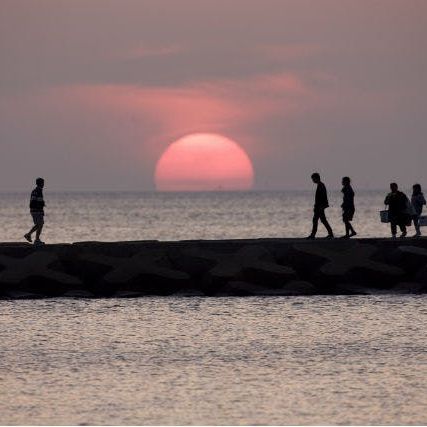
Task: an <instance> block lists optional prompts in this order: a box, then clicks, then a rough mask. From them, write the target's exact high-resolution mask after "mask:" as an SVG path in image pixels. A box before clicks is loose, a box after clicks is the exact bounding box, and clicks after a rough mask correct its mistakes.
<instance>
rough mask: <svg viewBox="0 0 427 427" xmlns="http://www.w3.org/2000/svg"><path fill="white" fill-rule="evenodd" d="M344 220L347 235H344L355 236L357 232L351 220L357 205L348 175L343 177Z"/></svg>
mask: <svg viewBox="0 0 427 427" xmlns="http://www.w3.org/2000/svg"><path fill="white" fill-rule="evenodd" d="M341 191H342V194H343V202H342V205H341V207H342V220H343V222H344V225H345V236H343V237H347V238H349V237H353V236H355V235H356V234H357V233H356V232H355V231H354V228H353V226H352V225H351V221H353V217H354V212H355V207H354V191H353V188H352V187H351V180H350V178H349V177H348V176H345V177H344V178H343V179H342V190H341Z"/></svg>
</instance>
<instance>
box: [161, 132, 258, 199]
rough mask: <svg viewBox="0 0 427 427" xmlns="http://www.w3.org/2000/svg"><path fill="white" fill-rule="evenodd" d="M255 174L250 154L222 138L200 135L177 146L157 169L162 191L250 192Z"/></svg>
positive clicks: (193, 135) (168, 150) (166, 155)
mask: <svg viewBox="0 0 427 427" xmlns="http://www.w3.org/2000/svg"><path fill="white" fill-rule="evenodd" d="M253 179H254V172H253V167H252V162H251V160H250V158H249V156H248V155H247V154H246V152H245V151H244V150H243V149H242V148H241V147H240V146H239V145H238V144H237V143H236V142H234V141H232V140H231V139H229V138H226V137H224V136H221V135H216V134H209V133H198V134H192V135H187V136H185V137H183V138H180V139H178V140H177V141H175V142H173V143H172V144H171V145H170V146H169V147H168V148H167V149H166V150H165V151H164V153H163V154H162V156H161V157H160V159H159V161H158V162H157V165H156V172H155V183H156V188H157V190H160V191H214V190H249V189H251V188H252V184H253Z"/></svg>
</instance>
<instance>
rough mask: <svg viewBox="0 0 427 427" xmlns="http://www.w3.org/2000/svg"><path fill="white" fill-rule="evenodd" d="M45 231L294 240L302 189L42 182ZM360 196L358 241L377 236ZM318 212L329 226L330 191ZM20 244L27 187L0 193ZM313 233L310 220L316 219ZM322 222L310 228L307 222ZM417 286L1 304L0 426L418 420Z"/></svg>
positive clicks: (426, 319)
mask: <svg viewBox="0 0 427 427" xmlns="http://www.w3.org/2000/svg"><path fill="white" fill-rule="evenodd" d="M45 198H46V201H47V209H46V228H45V233H44V239H45V240H46V242H48V243H54V242H74V241H82V240H104V241H114V240H143V239H158V240H180V239H226V238H260V237H304V236H306V235H307V234H308V233H309V232H310V227H311V216H312V203H313V194H312V193H311V192H274V193H273V192H249V193H184V194H182V193H181V194H178V193H175V194H173V193H172V194H168V193H61V194H59V193H50V192H49V191H48V190H47V191H46V192H45ZM383 198H384V194H382V193H380V192H359V193H358V195H357V199H356V202H357V215H356V217H355V221H354V225H355V227H356V229H357V230H358V231H359V235H360V236H361V237H372V236H388V235H389V229H388V227H387V225H384V224H381V223H380V222H379V219H378V211H379V210H380V209H381V208H382V202H383ZM330 199H331V205H332V207H331V208H330V209H329V211H328V216H329V219H330V222H331V223H332V225H333V227H334V229H335V231H336V234H340V233H342V232H343V227H342V223H341V217H340V208H339V205H340V199H341V195H340V194H339V193H338V192H336V193H331V195H330ZM1 200H2V203H1V204H0V217H1V218H2V221H1V222H0V241H22V235H23V234H24V232H25V231H26V230H27V229H28V228H29V227H30V225H31V218H30V216H29V214H28V194H22V193H7V194H2V195H1ZM320 230H321V229H320ZM323 233H324V231H323V230H321V234H323ZM426 303H427V296H396V295H394V296H391V295H390V296H363V297H362V296H339V297H332V296H313V297H264V298H260V297H248V298H236V297H231V298H225V297H224V298H198V297H191V298H185V297H181V298H178V297H164V298H154V297H153V298H142V299H108V300H107V299H104V300H102V299H101V300H88V299H86V300H84V299H83V300H79V299H70V298H68V299H66V298H64V299H49V300H26V301H0V322H1V332H0V425H1V424H61V425H64V424H101V425H102V424H104V425H105V424H119V425H120V424H220V425H224V424H236V425H238V424H383V425H387V424H426V423H427V409H426V408H427V356H426V355H427V340H426V338H427V333H426V328H425V325H426V324H427V309H426Z"/></svg>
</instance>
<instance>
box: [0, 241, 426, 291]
mask: <svg viewBox="0 0 427 427" xmlns="http://www.w3.org/2000/svg"><path fill="white" fill-rule="evenodd" d="M426 292H427V239H422V238H421V239H396V240H391V239H354V240H353V239H352V240H348V239H334V240H324V239H316V240H303V239H248V240H192V241H177V242H163V241H136V242H78V243H73V244H53V245H45V246H42V247H34V246H32V245H30V244H27V243H0V298H1V299H22V298H46V297H71V298H73V297H74V298H94V297H140V296H149V295H165V296H166V295H176V296H255V295H256V296H258V295H265V296H269V295H272V296H278V295H289V296H292V295H351V294H354V295H370V294H384V293H400V294H402V293H404V294H421V293H426Z"/></svg>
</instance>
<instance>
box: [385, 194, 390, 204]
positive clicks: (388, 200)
mask: <svg viewBox="0 0 427 427" xmlns="http://www.w3.org/2000/svg"><path fill="white" fill-rule="evenodd" d="M384 204H385V205H389V204H390V194H387V196H386V198H385V199H384Z"/></svg>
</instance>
